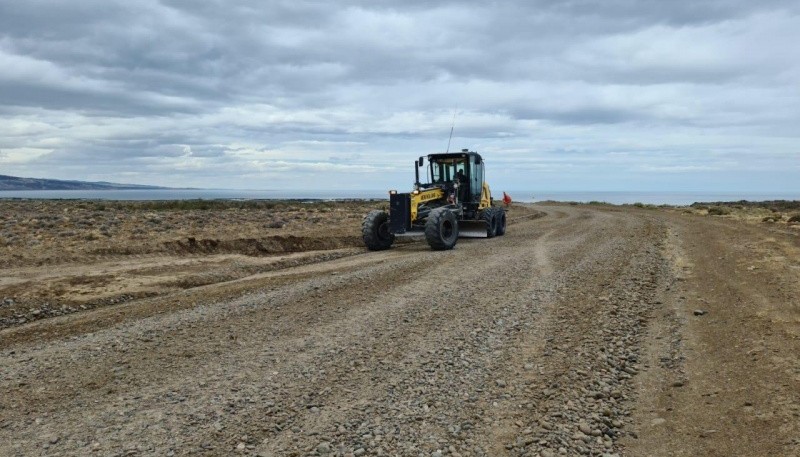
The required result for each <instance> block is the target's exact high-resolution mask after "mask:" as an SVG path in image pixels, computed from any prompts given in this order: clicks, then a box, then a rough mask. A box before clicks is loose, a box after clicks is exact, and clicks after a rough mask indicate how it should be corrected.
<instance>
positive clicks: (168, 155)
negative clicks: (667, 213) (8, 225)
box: [0, 0, 800, 192]
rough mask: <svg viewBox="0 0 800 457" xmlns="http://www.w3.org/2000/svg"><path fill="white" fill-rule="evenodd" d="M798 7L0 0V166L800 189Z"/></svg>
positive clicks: (536, 185)
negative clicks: (444, 175) (470, 156)
mask: <svg viewBox="0 0 800 457" xmlns="http://www.w3.org/2000/svg"><path fill="white" fill-rule="evenodd" d="M798 43H800V4H798V2H796V1H771V0H761V1H752V0H730V1H719V0H709V1H696V0H675V1H662V0H640V1H634V0H603V1H596V2H588V1H569V0H567V1H555V0H546V1H502V0H499V1H494V2H484V1H474V2H473V1H460V2H447V1H442V2H428V1H419V0H413V1H402V2H401V1H385V0H383V1H382V0H373V1H366V0H365V1H355V0H353V1H336V2H331V1H322V0H314V1H305V0H287V1H285V0H274V1H241V0H226V1H221V0H219V1H212V0H209V1H190V0H137V1H129V0H125V1H118V0H81V1H66V0H62V1H52V0H51V1H47V0H25V1H16V0H0V174H10V175H17V176H32V177H48V178H61V179H81V180H107V181H116V182H135V183H142V184H157V185H169V186H194V187H215V188H247V189H277V188H285V189H309V188H311V189H320V188H326V187H336V188H338V189H384V188H392V187H396V188H401V189H405V188H408V187H410V184H411V182H412V181H413V168H412V160H413V159H414V158H415V157H417V156H419V155H426V154H429V153H434V152H443V151H444V149H445V148H446V147H447V140H448V134H449V131H450V126H451V122H452V121H453V116H454V113H455V133H454V136H453V142H452V147H451V149H460V148H470V149H473V150H477V151H479V152H480V153H482V154H483V155H484V157H485V159H486V161H487V164H488V166H489V172H488V173H489V175H488V178H489V181H490V183H491V184H493V185H494V186H495V187H499V188H501V189H509V190H514V189H541V190H648V191H662V190H681V191H736V190H739V191H743V192H780V191H791V192H800V45H799V44H798Z"/></svg>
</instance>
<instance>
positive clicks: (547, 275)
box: [0, 206, 797, 456]
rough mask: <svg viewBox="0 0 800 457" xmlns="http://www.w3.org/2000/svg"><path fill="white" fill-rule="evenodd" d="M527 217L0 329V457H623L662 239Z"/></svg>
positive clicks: (675, 274) (638, 391)
mask: <svg viewBox="0 0 800 457" xmlns="http://www.w3.org/2000/svg"><path fill="white" fill-rule="evenodd" d="M541 209H542V210H543V211H545V212H546V213H547V216H546V217H544V218H539V219H524V220H517V221H512V224H511V225H510V226H509V230H508V233H507V235H506V236H504V237H501V238H494V239H490V240H460V241H459V244H458V246H457V248H456V249H455V250H453V251H447V252H431V251H429V250H428V248H427V245H425V244H424V243H410V244H404V245H400V246H397V247H395V248H393V249H391V250H389V251H384V252H377V253H364V254H358V255H350V256H347V257H343V258H338V259H333V260H329V261H324V262H319V263H313V264H310V265H301V266H298V267H294V268H289V269H286V270H281V271H277V272H269V273H266V274H262V275H258V276H256V277H253V278H249V279H247V280H240V281H238V282H237V283H236V284H238V285H235V286H229V287H228V288H227V289H224V290H223V288H221V286H220V285H213V286H209V287H206V288H203V287H201V288H198V289H197V290H192V291H186V292H182V293H178V294H175V295H171V296H167V297H160V298H157V299H152V300H151V301H149V302H147V303H145V304H141V305H135V304H131V305H125V306H126V308H125V309H123V308H122V307H119V308H107V309H102V310H93V311H88V312H86V313H83V314H82V315H80V316H78V315H75V316H61V317H58V318H52V319H48V320H45V321H40V322H35V323H31V324H29V325H27V326H22V327H19V328H14V329H7V330H4V331H3V332H1V333H0V443H3V444H0V454H1V455H10V456H11V455H120V456H121V455H262V456H305V455H330V456H349V455H354V456H360V455H404V456H405V455H407V456H417V455H419V456H458V455H462V456H468V455H479V456H501V455H510V456H517V455H520V456H525V455H532V456H536V455H540V456H555V455H594V456H600V455H621V454H627V453H628V452H626V450H627V449H629V448H631V447H632V446H635V443H637V442H640V441H643V442H648V441H647V437H642V438H643V440H639V438H640V436H639V435H640V434H646V433H648V432H647V430H646V429H642V427H640V425H641V420H645V419H639V418H638V416H637V415H638V414H641V407H639V406H640V405H644V404H645V402H644V398H645V397H648V396H651V394H652V395H657V393H658V392H662V393H663V390H664V388H665V387H664V386H666V388H667V389H669V388H670V387H669V386H671V385H673V384H675V385H678V384H680V385H683V383H685V382H688V381H687V376H689V375H687V369H686V358H687V355H686V353H685V351H684V350H683V348H684V346H685V344H684V343H683V342H682V341H683V339H685V336H684V334H683V333H682V332H683V331H684V330H682V328H683V327H682V324H681V321H679V320H677V319H676V318H675V312H682V311H675V310H676V309H677V308H673V307H674V306H677V305H675V303H678V302H679V301H680V300H679V299H680V298H681V297H680V296H678V295H676V294H685V293H686V292H685V291H683V292H679V291H678V289H677V286H676V282H681V277H680V276H681V274H680V272H679V271H678V270H676V266H675V259H674V258H671V257H670V255H669V252H673V251H671V249H673V248H674V249H677V248H675V246H674V240H671V237H674V236H675V230H674V229H673V227H674V226H677V225H676V224H679V223H680V221H677V222H676V219H677V217H673V216H670V217H667V216H662V215H658V214H657V213H656V212H652V211H651V212H648V211H635V210H614V209H595V208H591V207H583V206H548V207H543V208H541ZM684 298H685V297H684ZM681 303H683V302H681ZM128 306H130V307H131V309H134V308H135V306H139V311H137V312H133V311H129V310H128V309H127V307H128ZM686 306H690V307H691V306H693V304H691V303H690V304H688V305H686ZM142 309H145V310H147V312H143V311H142ZM93 320H96V321H97V322H110V323H107V324H104V325H99V324H98V325H97V327H95V328H93V327H92V326H91V325H89V324H90V323H91V322H92V321H93ZM87 323H88V324H87ZM73 324H74V325H73ZM79 324H80V325H79ZM65 328H66V330H65ZM69 329H73V330H72V331H70V330H69ZM656 330H657V331H659V332H662V334H661V337H659V338H658V340H657V341H658V342H659V343H658V344H655V343H654V341H656V340H655V339H654V338H655V336H654V333H653V332H654V331H656ZM30 335H35V336H36V337H35V338H33V337H31V336H30ZM662 343H663V344H662ZM792 344H794V346H793V347H796V346H797V340H793V342H792ZM654 354H656V355H658V357H660V358H657V359H656V361H655V362H653V363H650V361H649V360H650V359H652V358H653V357H654ZM689 357H690V358H691V357H694V355H690V356H689ZM795 361H796V359H795ZM653 364H655V365H658V366H659V367H660V368H659V369H661V370H662V372H659V377H660V379H659V380H658V382H655V381H653V380H652V379H651V378H649V377H647V376H651V374H652V373H653V372H654V371H653V370H654V369H655V367H654V366H653ZM650 368H653V370H651V369H650ZM643 373H644V375H643ZM790 375H791V373H790ZM643 376H644V377H643ZM640 378H642V379H643V380H648V379H649V380H650V381H649V383H648V382H643V381H639V379H640ZM787 379H789V381H786V382H789V383H790V384H789V385H788V387H787V388H788V389H789V390H788V392H789V394H788V395H790V396H791V395H792V394H791V388H792V385H791V382H792V381H791V379H793V378H791V377H790V378H787ZM795 381H796V379H795ZM643 389H644V390H643ZM794 398H795V399H796V395H795V397H794ZM793 401H794V400H792V402H793ZM792 402H790V403H792ZM647 404H648V405H649V403H647ZM637 407H639V408H638V409H637ZM655 407H656V406H653V408H655ZM789 407H791V405H789V406H787V408H789ZM789 417H790V418H791V415H790V416H789ZM646 420H648V421H650V419H649V418H647V419H646ZM776 420H778V419H776ZM766 426H769V424H767V425H766ZM784 432H785V433H784ZM781 433H784V434H785V436H787V437H789V438H791V436H793V434H794V433H796V428H791V427H790V428H788V429H786V430H784V431H783V432H781ZM781 436H783V435H781ZM712 438H713V437H712ZM784 444H785V445H786V447H784V448H780V449H783V450H786V451H787V452H789V451H790V450H796V449H797V447H796V446H795V445H794V444H792V442H790V441H786V442H785V443H784ZM655 445H656V444H653V446H655ZM650 450H652V448H650V449H649V450H648V449H639V450H637V453H638V452H642V455H646V454H645V453H647V452H650ZM655 455H668V454H660V453H658V452H656V453H655ZM729 455H730V454H729ZM742 455H745V454H742ZM751 455H753V454H751ZM787 455H788V454H787Z"/></svg>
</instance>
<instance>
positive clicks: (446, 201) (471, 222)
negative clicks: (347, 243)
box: [361, 149, 506, 251]
mask: <svg viewBox="0 0 800 457" xmlns="http://www.w3.org/2000/svg"><path fill="white" fill-rule="evenodd" d="M427 159H428V167H427V178H426V181H427V182H424V183H423V182H421V181H420V169H424V168H423V167H424V164H425V158H424V157H420V158H419V159H418V160H417V161H416V162H415V164H414V165H415V171H416V172H415V175H416V181H415V184H414V190H413V191H411V192H409V193H398V192H397V191H396V190H392V191H389V212H388V213H387V212H385V211H381V210H374V211H370V212H369V213H368V214H367V215H366V216H365V217H364V222H363V223H362V225H361V229H362V230H361V231H362V236H363V238H364V244H366V246H367V249H369V250H372V251H380V250H384V249H389V248H390V247H391V246H392V243H393V242H394V239H395V236H401V235H424V236H425V239H426V240H427V242H428V244H429V245H430V247H431V249H434V250H445V249H453V247H454V246H455V245H456V241H458V238H459V237H479V238H492V237H494V236H502V235H504V234H505V232H506V212H505V209H503V208H502V207H495V206H493V205H492V194H491V190H490V189H489V185H488V184H487V183H486V182H484V180H483V179H484V162H483V158H482V157H481V156H480V155H479V154H478V153H477V152H472V151H469V150H468V149H462V150H461V152H457V153H445V154H430V155H428V157H427Z"/></svg>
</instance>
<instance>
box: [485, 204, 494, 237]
mask: <svg viewBox="0 0 800 457" xmlns="http://www.w3.org/2000/svg"><path fill="white" fill-rule="evenodd" d="M483 220H484V221H485V222H486V238H492V237H494V236H495V235H496V234H497V212H496V211H495V210H494V208H486V209H485V210H483Z"/></svg>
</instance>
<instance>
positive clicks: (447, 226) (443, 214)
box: [425, 208, 458, 251]
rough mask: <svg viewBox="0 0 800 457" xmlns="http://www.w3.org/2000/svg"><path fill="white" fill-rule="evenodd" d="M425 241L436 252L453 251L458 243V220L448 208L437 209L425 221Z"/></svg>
mask: <svg viewBox="0 0 800 457" xmlns="http://www.w3.org/2000/svg"><path fill="white" fill-rule="evenodd" d="M425 239H426V240H427V241H428V244H429V245H430V246H431V249H433V250H435V251H444V250H447V249H453V247H454V246H455V245H456V241H458V219H456V215H455V214H453V212H452V211H450V210H449V209H447V208H436V209H434V210H433V211H431V213H430V214H429V215H428V220H427V221H425Z"/></svg>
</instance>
